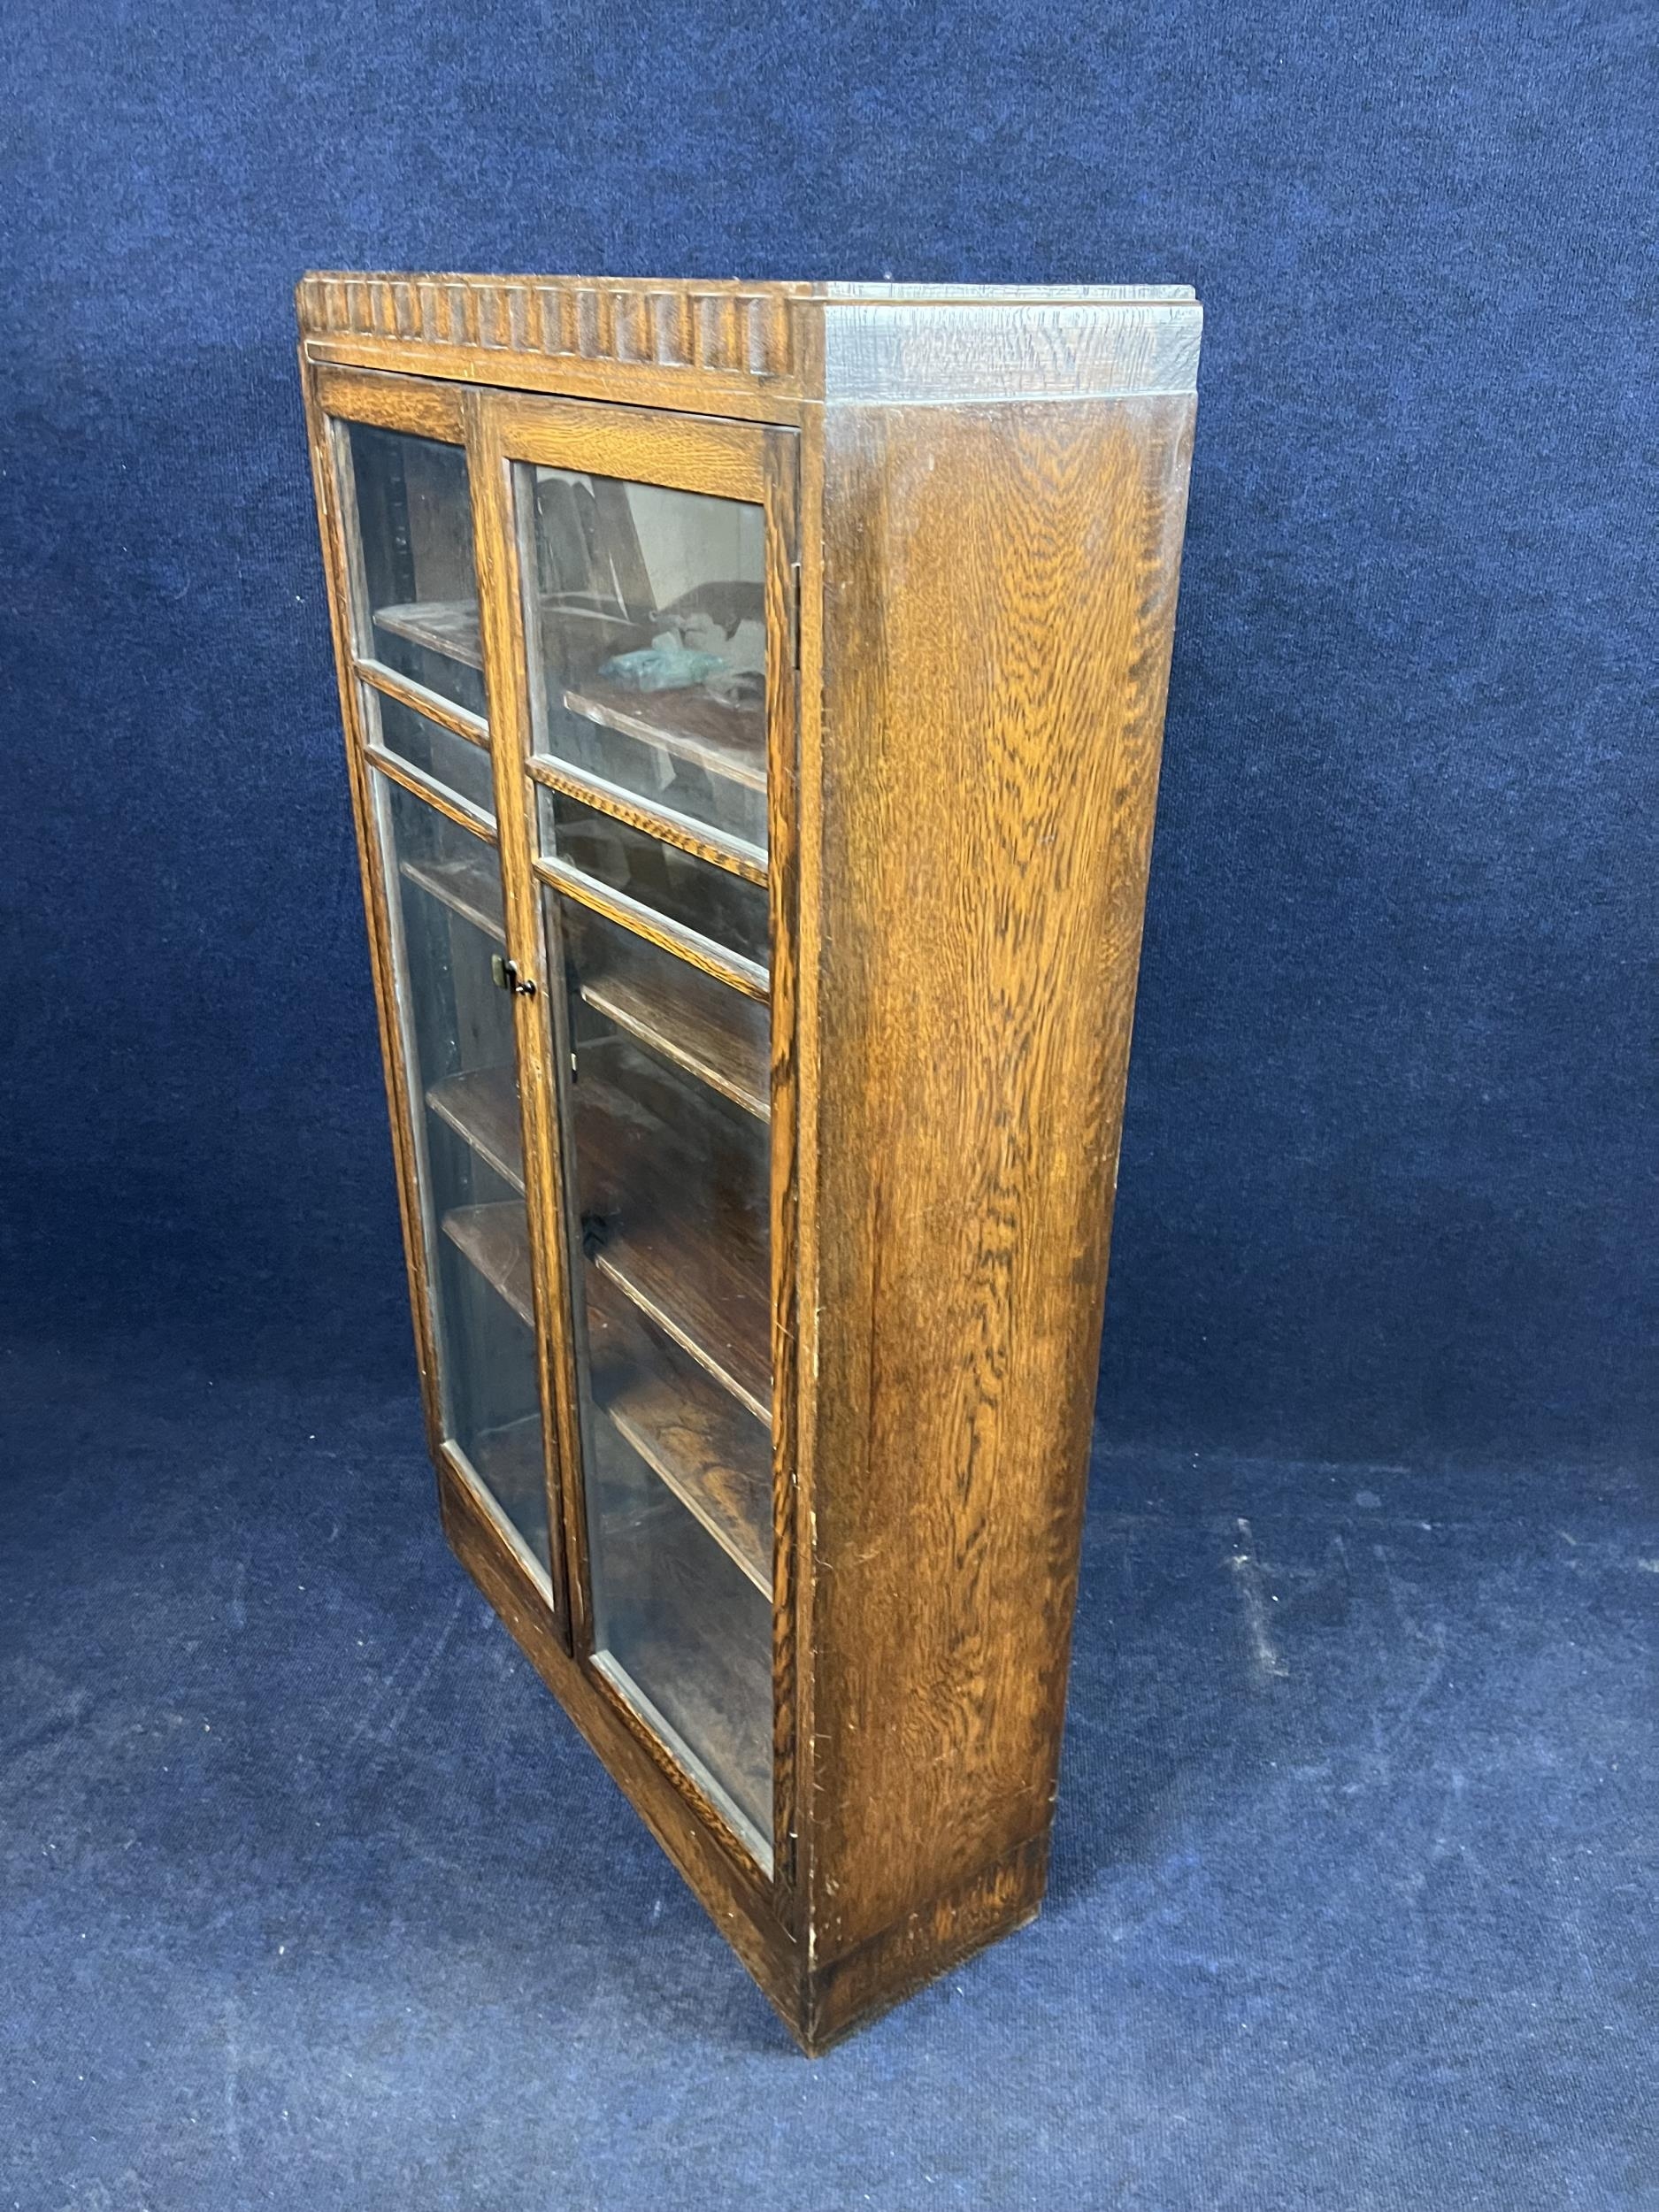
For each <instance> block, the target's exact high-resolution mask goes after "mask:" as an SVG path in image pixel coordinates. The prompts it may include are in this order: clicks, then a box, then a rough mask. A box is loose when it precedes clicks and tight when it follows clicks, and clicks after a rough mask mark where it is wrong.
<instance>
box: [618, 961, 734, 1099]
mask: <svg viewBox="0 0 1659 2212" xmlns="http://www.w3.org/2000/svg"><path fill="white" fill-rule="evenodd" d="M581 993H582V996H583V998H584V999H586V1000H587V1002H588V1005H589V1006H591V1007H593V1008H594V1009H595V1010H596V1011H597V1012H599V1013H601V1014H603V1015H604V1016H605V1017H606V1018H607V1019H609V1020H611V1021H613V1022H614V1023H615V1024H616V1025H617V1027H618V1029H620V1030H622V1031H623V1032H624V1033H626V1035H627V1036H630V1037H632V1038H634V1039H635V1040H636V1041H638V1042H639V1043H640V1044H642V1045H644V1046H645V1047H646V1048H647V1049H648V1050H649V1051H652V1052H657V1053H660V1054H661V1055H662V1056H663V1058H664V1060H668V1061H670V1062H672V1064H673V1065H674V1066H675V1067H677V1068H683V1069H684V1070H685V1071H686V1073H687V1075H695V1077H696V1078H697V1079H698V1080H699V1081H700V1082H703V1083H706V1084H708V1085H709V1087H710V1089H712V1090H717V1091H718V1092H719V1093H720V1094H721V1095H722V1096H723V1097H726V1098H729V1099H731V1100H732V1101H733V1103H734V1104H735V1105H739V1106H741V1107H742V1108H743V1110H745V1112H747V1113H750V1114H753V1115H754V1116H755V1117H756V1118H757V1119H758V1120H760V1121H764V1120H766V1119H767V1118H768V1117H769V1116H770V1114H771V1111H772V1104H771V1085H772V1069H771V1060H770V1045H769V1040H768V1035H767V1017H766V1010H765V1008H764V1006H762V1005H760V1004H759V1003H758V1002H757V1001H756V1000H754V999H751V998H745V997H743V996H742V995H741V994H740V993H738V992H736V991H733V990H732V989H730V988H729V987H727V986H726V984H724V983H720V982H718V981H716V980H715V979H714V978H712V977H709V976H704V975H703V972H702V971H701V969H697V968H693V967H691V966H690V965H688V964H686V965H682V967H681V968H680V972H679V973H678V974H676V975H675V976H674V978H673V979H672V983H671V982H670V981H669V980H668V979H662V980H660V981H659V980H658V979H657V978H656V977H655V976H652V975H649V974H646V973H644V972H641V971H638V970H635V971H632V972H630V971H626V970H624V969H623V968H621V967H619V966H616V965H613V966H612V967H611V969H610V970H609V971H608V972H606V971H602V972H600V973H599V974H598V975H595V976H589V977H588V978H586V979H584V981H583V983H582V987H581Z"/></svg>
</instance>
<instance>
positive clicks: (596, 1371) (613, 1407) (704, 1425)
mask: <svg viewBox="0 0 1659 2212" xmlns="http://www.w3.org/2000/svg"><path fill="white" fill-rule="evenodd" d="M584 1272H585V1280H586V1283H587V1289H588V1358H589V1363H590V1372H591V1376H592V1383H593V1394H594V1399H595V1403H596V1404H597V1405H599V1406H600V1407H601V1408H603V1410H604V1412H605V1413H607V1414H608V1415H609V1416H610V1417H611V1421H612V1422H614V1424H615V1425H616V1427H617V1429H618V1432H619V1433H620V1434H621V1435H622V1437H623V1438H624V1439H625V1440H626V1442H627V1443H629V1444H630V1445H632V1446H633V1448H634V1450H635V1451H636V1452H637V1453H638V1454H639V1455H640V1457H641V1459H642V1460H643V1461H644V1462H645V1463H646V1465H647V1466H648V1467H649V1468H650V1470H651V1471H652V1472H653V1473H654V1474H656V1475H657V1476H659V1477H660V1478H661V1479H662V1480H663V1481H664V1483H666V1484H667V1486H668V1487H669V1488H670V1489H671V1490H672V1492H673V1494H674V1495H675V1496H676V1497H677V1498H678V1499H679V1500H680V1503H681V1504H682V1505H684V1506H685V1507H687V1509H688V1510H689V1511H690V1512H692V1513H694V1514H695V1516H696V1517H697V1519H698V1520H699V1521H700V1522H701V1523H702V1524H703V1527H704V1528H706V1529H707V1530H708V1532H709V1533H710V1536H712V1537H713V1539H714V1540H715V1542H716V1543H717V1544H718V1545H719V1547H720V1548H721V1549H722V1550H723V1551H724V1552H725V1553H726V1555H727V1556H728V1558H730V1559H732V1560H733V1561H735V1562H736V1563H737V1565H738V1566H739V1567H741V1569H742V1571H743V1572H744V1574H746V1575H747V1576H748V1578H749V1580H750V1581H751V1582H752V1583H753V1584H754V1586H755V1587H756V1588H757V1590H759V1591H761V1592H762V1593H763V1594H764V1595H766V1596H767V1597H770V1596H771V1594H772V1440H771V1436H770V1434H769V1432H768V1431H767V1429H766V1428H765V1426H764V1425H763V1424H762V1423H760V1422H759V1421H757V1420H756V1418H755V1417H754V1416H753V1414H751V1413H750V1412H749V1410H748V1409H747V1408H746V1407H744V1406H741V1405H740V1404H739V1403H738V1402H737V1401H736V1400H735V1399H734V1398H733V1397H732V1395H731V1394H730V1393H729V1392H727V1391H725V1390H723V1389H722V1388H721V1387H720V1386H719V1385H718V1383H717V1382H716V1381H715V1380H714V1379H713V1378H712V1377H711V1376H710V1375H708V1374H706V1373H705V1372H704V1371H703V1369H702V1368H701V1367H699V1366H698V1365H697V1363H695V1361H694V1360H692V1359H690V1358H688V1357H687V1355H686V1354H685V1353H683V1352H682V1351H680V1349H679V1348H678V1347H677V1346H675V1345H673V1344H672V1343H669V1342H667V1341H666V1340H664V1339H663V1338H662V1337H661V1336H658V1335H654V1334H651V1333H648V1332H647V1330H646V1329H645V1327H644V1325H642V1324H641V1321H640V1319H639V1318H638V1317H637V1315H636V1313H635V1311H634V1308H633V1306H632V1305H630V1303H629V1302H628V1301H627V1300H626V1298H624V1297H622V1296H621V1295H620V1294H618V1290H617V1288H616V1286H615V1285H614V1284H612V1283H611V1282H610V1281H609V1280H608V1279H606V1277H605V1276H604V1275H603V1273H602V1272H601V1271H600V1270H599V1269H598V1268H596V1267H589V1268H588V1269H587V1270H585V1271H584Z"/></svg>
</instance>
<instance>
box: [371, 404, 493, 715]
mask: <svg viewBox="0 0 1659 2212" xmlns="http://www.w3.org/2000/svg"><path fill="white" fill-rule="evenodd" d="M347 428H348V434H349V438H350V442H351V465H352V473H353V476H354V479H355V480H356V484H357V531H358V535H359V537H360V540H361V542H362V556H363V568H362V588H363V589H364V590H365V592H366V594H367V597H368V605H367V607H366V608H358V609H357V611H356V613H357V650H358V651H359V652H360V653H363V654H365V655H367V656H368V657H370V658H371V659H373V660H378V661H383V662H384V663H385V664H386V665H387V667H388V668H395V669H396V670H397V672H399V674H400V675H403V676H408V677H410V678H411V679H412V680H413V681H414V682H416V683H419V684H425V686H426V688H427V690H428V691H435V692H437V693H439V694H440V695H441V696H442V697H443V698H445V699H452V700H453V701H454V702H455V703H456V705H457V706H462V707H466V708H468V709H470V710H471V711H472V713H474V714H482V713H483V712H484V710H485V709H484V673H483V671H484V656H483V652H482V650H481V649H480V642H479V626H478V584H477V581H476V580H475V578H474V575H473V571H472V503H471V502H470V500H469V498H468V496H467V483H466V456H465V453H463V451H462V450H461V449H460V447H459V446H453V445H438V444H435V443H434V442H433V441H432V440H431V439H429V438H411V437H406V436H404V434H403V433H402V432H401V431H396V430H378V429H375V428H373V426H370V425H369V424H367V423H360V422H354V423H351V424H349V425H348V426H347Z"/></svg>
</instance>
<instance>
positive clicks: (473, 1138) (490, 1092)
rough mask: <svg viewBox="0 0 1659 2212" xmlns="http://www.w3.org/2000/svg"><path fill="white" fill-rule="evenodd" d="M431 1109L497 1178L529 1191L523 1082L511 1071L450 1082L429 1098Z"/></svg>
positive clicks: (486, 1071) (482, 1071) (478, 1072)
mask: <svg viewBox="0 0 1659 2212" xmlns="http://www.w3.org/2000/svg"><path fill="white" fill-rule="evenodd" d="M426 1103H427V1105H428V1106H430V1107H431V1109H432V1110H433V1112H434V1114H438V1115H441V1116H442V1118H443V1119H444V1120H445V1121H447V1122H448V1123H449V1126H450V1128H451V1129H453V1130H454V1131H455V1132H456V1133H457V1135H458V1136H462V1137H465V1139H466V1141H467V1142H468V1144H470V1145H471V1146H472V1149H473V1151H474V1152H476V1153H477V1154H478V1156H479V1157H480V1159H481V1160H483V1161H484V1162H485V1163H486V1164H488V1166H490V1167H493V1168H494V1169H495V1172H496V1174H497V1175H500V1176H503V1177H504V1178H505V1179H506V1180H507V1181H508V1182H510V1183H511V1185H512V1186H513V1187H514V1188H515V1189H516V1190H522V1189H523V1188H524V1127H523V1124H522V1123H521V1122H520V1120H519V1118H518V1078H517V1077H516V1076H515V1075H514V1073H513V1071H512V1070H511V1068H475V1069H473V1070H472V1071H471V1072H470V1073H467V1074H465V1075H449V1076H446V1077H445V1078H444V1079H443V1081H442V1083H434V1085H433V1087H432V1088H431V1089H430V1090H429V1091H428V1092H427V1093H426Z"/></svg>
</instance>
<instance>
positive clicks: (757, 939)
mask: <svg viewBox="0 0 1659 2212" xmlns="http://www.w3.org/2000/svg"><path fill="white" fill-rule="evenodd" d="M538 797H539V800H540V803H541V849H542V851H543V852H544V853H545V854H548V855H549V856H557V858H558V859H560V860H564V861H568V862H569V864H570V865H571V866H572V868H580V870H581V872H582V873H583V874H584V875H585V876H591V877H593V878H594V879H595V882H598V883H602V884H604V885H605V886H607V887H609V888H610V889H611V890H612V891H620V892H621V893H623V895H625V896H626V897H627V898H630V899H634V900H636V901H637V902H638V903H639V904H640V905H641V906H647V907H649V908H650V909H651V910H652V912H653V913H657V914H661V915H664V916H665V917H666V918H667V919H668V920H670V921H671V922H679V923H680V924H681V925H682V926H684V927H685V928H687V929H694V930H695V931H696V933H697V934H698V935H699V936H700V937H706V938H708V939H709V940H710V941H711V942H712V943H714V944H715V945H717V946H719V947H722V948H723V949H725V950H726V951H728V952H735V953H740V954H741V956H743V958H744V959H746V960H752V961H754V962H755V963H756V964H757V965H758V966H761V967H764V965H765V963H766V920H767V917H766V888H765V886H764V884H759V883H749V882H748V881H746V880H745V879H744V878H743V877H741V876H735V875H732V874H730V873H728V872H727V871H726V869H724V868H717V867H715V866H713V865H712V864H710V862H709V861H706V860H699V859H698V858H697V857H696V856H695V854H692V853H687V852H681V851H680V849H679V848H678V847H677V846H673V845H665V844H664V843H663V842H662V841H661V840H660V839H658V838H656V837H648V836H647V835H646V834H645V833H644V832H643V831H642V830H636V829H634V828H633V827H632V826H630V825H629V824H628V823H626V822H618V820H617V819H616V818H614V817H613V816H611V815H609V814H601V813H598V812H597V811H596V810H595V809H594V808H592V807H590V806H584V805H582V803H580V800H577V799H569V798H566V797H565V794H564V793H563V792H562V791H549V790H547V789H546V788H545V787H543V788H542V789H541V790H540V792H539V793H538Z"/></svg>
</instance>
